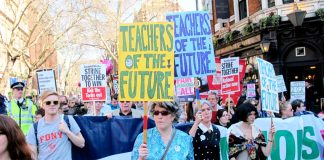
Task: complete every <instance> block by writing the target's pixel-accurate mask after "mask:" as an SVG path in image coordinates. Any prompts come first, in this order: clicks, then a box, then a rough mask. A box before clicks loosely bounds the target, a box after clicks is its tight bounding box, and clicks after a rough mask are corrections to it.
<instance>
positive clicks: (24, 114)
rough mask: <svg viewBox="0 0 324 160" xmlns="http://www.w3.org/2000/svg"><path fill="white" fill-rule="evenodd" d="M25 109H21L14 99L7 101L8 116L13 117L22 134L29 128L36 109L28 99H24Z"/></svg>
mask: <svg viewBox="0 0 324 160" xmlns="http://www.w3.org/2000/svg"><path fill="white" fill-rule="evenodd" d="M25 101H26V102H25V106H26V107H27V108H26V109H22V108H21V107H19V106H18V104H17V102H16V101H15V100H11V101H10V102H9V103H8V116H10V117H11V118H12V119H14V120H15V121H16V122H17V124H18V125H19V127H20V129H21V130H22V131H23V133H24V135H27V133H28V131H29V128H30V127H31V126H32V124H33V118H34V116H33V115H34V114H35V111H36V109H37V108H36V106H35V105H34V104H33V102H32V101H31V100H29V99H25Z"/></svg>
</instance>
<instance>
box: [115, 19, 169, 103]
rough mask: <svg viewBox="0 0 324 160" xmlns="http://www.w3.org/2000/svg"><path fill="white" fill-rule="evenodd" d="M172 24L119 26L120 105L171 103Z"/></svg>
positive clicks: (157, 23)
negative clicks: (154, 102)
mask: <svg viewBox="0 0 324 160" xmlns="http://www.w3.org/2000/svg"><path fill="white" fill-rule="evenodd" d="M173 25H174V24H173V22H156V23H133V24H122V25H120V30H119V46H118V47H119V48H118V84H119V100H120V101H172V100H173V96H174V28H173Z"/></svg>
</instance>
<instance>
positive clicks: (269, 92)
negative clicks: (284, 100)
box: [257, 58, 279, 113]
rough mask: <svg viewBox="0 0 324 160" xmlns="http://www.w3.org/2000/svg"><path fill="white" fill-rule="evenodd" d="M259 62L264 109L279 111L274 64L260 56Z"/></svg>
mask: <svg viewBox="0 0 324 160" xmlns="http://www.w3.org/2000/svg"><path fill="white" fill-rule="evenodd" d="M257 62H258V69H259V77H260V86H261V106H262V109H263V110H265V111H272V112H276V113H279V98H278V91H277V90H278V89H277V79H276V74H275V71H274V69H273V65H272V64H271V63H269V62H267V61H265V60H263V59H260V58H257Z"/></svg>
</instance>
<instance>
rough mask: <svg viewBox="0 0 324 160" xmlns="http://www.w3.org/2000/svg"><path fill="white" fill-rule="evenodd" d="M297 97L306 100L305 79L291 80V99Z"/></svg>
mask: <svg viewBox="0 0 324 160" xmlns="http://www.w3.org/2000/svg"><path fill="white" fill-rule="evenodd" d="M296 99H300V100H302V101H303V102H305V81H292V82H290V101H293V100H296Z"/></svg>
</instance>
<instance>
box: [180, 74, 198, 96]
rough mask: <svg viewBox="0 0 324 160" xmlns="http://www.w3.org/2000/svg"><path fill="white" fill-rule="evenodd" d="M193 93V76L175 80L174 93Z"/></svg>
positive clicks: (181, 94)
mask: <svg viewBox="0 0 324 160" xmlns="http://www.w3.org/2000/svg"><path fill="white" fill-rule="evenodd" d="M194 94H195V82H194V78H180V79H177V80H176V95H177V96H178V97H180V96H189V95H194Z"/></svg>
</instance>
